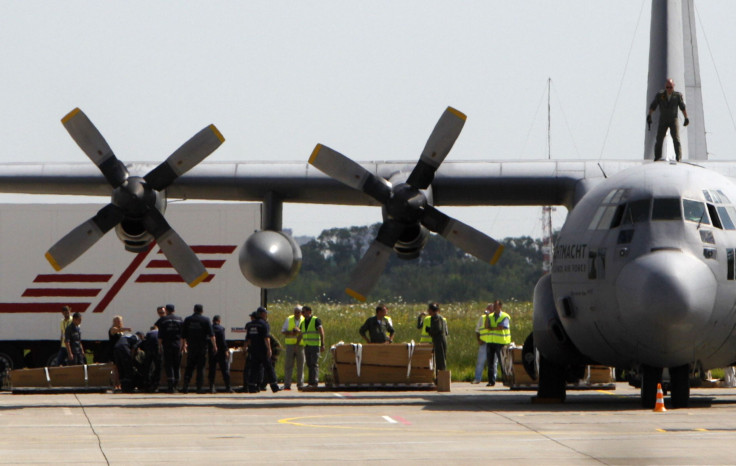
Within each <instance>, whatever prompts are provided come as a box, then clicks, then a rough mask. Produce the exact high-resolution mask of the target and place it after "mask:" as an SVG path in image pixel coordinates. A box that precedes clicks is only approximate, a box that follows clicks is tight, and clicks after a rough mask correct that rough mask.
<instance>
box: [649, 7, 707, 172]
mask: <svg viewBox="0 0 736 466" xmlns="http://www.w3.org/2000/svg"><path fill="white" fill-rule="evenodd" d="M667 78H672V79H674V81H675V89H676V90H679V91H681V92H682V93H683V94H684V95H685V103H686V105H687V112H688V116H689V117H690V125H689V126H688V127H687V129H685V130H681V131H680V142H681V143H682V148H683V154H682V155H683V159H690V160H707V158H708V152H707V148H706V143H705V123H704V120H703V98H702V93H701V87H700V64H699V61H698V42H697V37H696V31H695V6H694V4H693V0H652V18H651V29H650V37H649V77H648V82H647V102H646V105H647V107H648V106H649V104H650V103H651V101H652V99H653V98H654V96H655V95H656V93H657V92H658V91H659V90H660V89H663V88H664V82H665V80H666V79H667ZM652 117H653V118H655V123H656V121H657V120H656V118H659V114H658V112H655V113H654V114H653V115H652ZM652 126H653V128H652V130H650V131H647V130H646V129H645V138H644V159H647V160H653V159H654V142H655V138H656V135H657V131H656V124H655V125H652Z"/></svg>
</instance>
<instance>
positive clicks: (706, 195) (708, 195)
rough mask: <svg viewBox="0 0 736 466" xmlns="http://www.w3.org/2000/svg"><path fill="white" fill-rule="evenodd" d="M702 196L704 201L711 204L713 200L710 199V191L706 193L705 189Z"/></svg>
mask: <svg viewBox="0 0 736 466" xmlns="http://www.w3.org/2000/svg"><path fill="white" fill-rule="evenodd" d="M703 196H705V200H706V201H708V202H713V198H712V197H710V191H708V190H707V189H704V190H703Z"/></svg>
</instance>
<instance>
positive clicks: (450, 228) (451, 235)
mask: <svg viewBox="0 0 736 466" xmlns="http://www.w3.org/2000/svg"><path fill="white" fill-rule="evenodd" d="M422 224H423V225H424V226H425V227H427V228H429V229H430V230H431V231H434V232H436V233H439V234H440V235H441V236H443V237H444V238H446V239H447V240H448V241H449V242H451V243H452V244H454V245H455V246H457V247H459V248H460V249H462V250H463V251H465V252H467V253H468V254H471V255H473V256H475V257H477V258H478V259H480V260H482V261H483V262H488V263H490V264H495V263H496V262H497V261H498V258H499V257H501V253H503V249H504V247H503V245H502V244H501V243H499V242H498V241H496V240H495V239H493V238H491V237H490V236H488V235H486V234H485V233H481V232H480V231H478V230H476V229H475V228H473V227H471V226H470V225H466V224H465V223H463V222H461V221H460V220H456V219H454V218H452V217H449V216H447V215H445V214H443V213H442V212H440V211H439V210H437V209H436V208H434V207H433V206H427V207H425V209H424V216H423V217H422Z"/></svg>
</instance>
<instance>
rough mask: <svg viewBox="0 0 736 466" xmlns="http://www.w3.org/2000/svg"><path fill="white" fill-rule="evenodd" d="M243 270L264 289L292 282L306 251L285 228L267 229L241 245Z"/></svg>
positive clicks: (240, 258)
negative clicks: (280, 229)
mask: <svg viewBox="0 0 736 466" xmlns="http://www.w3.org/2000/svg"><path fill="white" fill-rule="evenodd" d="M238 260H239V261H240V271H241V272H242V273H243V276H244V277H245V278H246V279H247V280H248V281H249V282H251V283H252V284H254V285H256V286H258V287H260V288H281V287H283V286H286V285H288V284H289V283H290V282H291V281H292V280H293V279H294V278H296V276H297V274H298V273H299V269H300V268H301V266H302V250H301V248H300V247H299V245H298V244H296V241H294V239H293V238H292V237H291V236H289V235H287V234H286V233H284V232H282V231H273V230H264V231H257V232H255V233H253V234H252V235H250V237H249V238H248V239H247V240H246V241H245V244H243V247H242V248H240V256H239V258H238Z"/></svg>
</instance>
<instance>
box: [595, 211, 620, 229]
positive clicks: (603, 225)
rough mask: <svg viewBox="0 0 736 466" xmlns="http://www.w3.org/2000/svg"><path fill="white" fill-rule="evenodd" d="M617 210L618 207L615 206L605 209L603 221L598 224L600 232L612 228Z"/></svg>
mask: <svg viewBox="0 0 736 466" xmlns="http://www.w3.org/2000/svg"><path fill="white" fill-rule="evenodd" d="M617 209H618V206H615V205H611V206H608V207H606V208H605V209H604V211H603V215H602V216H601V221H600V222H599V223H598V229H599V230H607V229H608V228H611V223H613V217H614V215H615V214H616V210H617Z"/></svg>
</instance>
